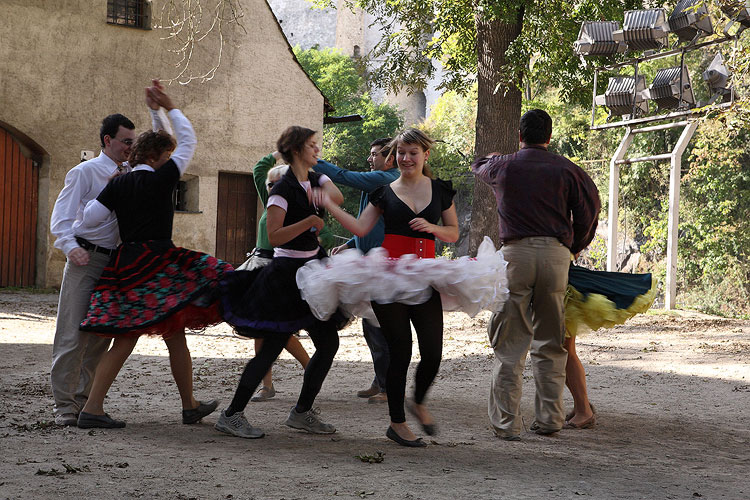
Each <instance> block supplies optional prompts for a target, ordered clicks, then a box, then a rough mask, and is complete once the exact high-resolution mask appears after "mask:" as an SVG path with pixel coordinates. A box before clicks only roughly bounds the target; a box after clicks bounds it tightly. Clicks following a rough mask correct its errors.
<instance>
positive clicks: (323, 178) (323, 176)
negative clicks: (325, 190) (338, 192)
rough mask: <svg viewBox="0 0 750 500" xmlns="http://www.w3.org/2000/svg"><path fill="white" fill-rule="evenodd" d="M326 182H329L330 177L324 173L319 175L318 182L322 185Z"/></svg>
mask: <svg viewBox="0 0 750 500" xmlns="http://www.w3.org/2000/svg"><path fill="white" fill-rule="evenodd" d="M326 182H331V178H330V177H328V176H327V175H326V174H323V175H321V176H320V179H318V184H319V185H321V186H322V185H323V184H325V183H326Z"/></svg>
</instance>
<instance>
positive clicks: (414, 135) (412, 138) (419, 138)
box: [388, 128, 435, 178]
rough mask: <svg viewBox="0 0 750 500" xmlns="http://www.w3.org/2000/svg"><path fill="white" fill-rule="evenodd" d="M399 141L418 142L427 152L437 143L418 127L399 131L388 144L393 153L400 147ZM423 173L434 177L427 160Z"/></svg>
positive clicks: (403, 142)
mask: <svg viewBox="0 0 750 500" xmlns="http://www.w3.org/2000/svg"><path fill="white" fill-rule="evenodd" d="M399 143H402V144H416V145H417V146H419V147H421V148H422V151H424V152H427V151H429V150H430V148H431V147H432V145H433V144H435V140H434V139H431V138H430V137H429V136H428V135H427V134H425V133H424V132H422V131H421V130H419V129H418V128H407V129H404V130H402V131H401V132H399V134H398V135H397V136H396V137H394V138H393V140H392V141H391V143H390V144H389V145H388V147H390V148H391V153H395V152H396V148H397V147H398V144H399ZM397 160H398V156H397ZM422 173H423V174H424V175H426V176H427V177H430V178H432V171H431V170H430V167H429V166H428V165H427V162H425V164H424V166H423V167H422Z"/></svg>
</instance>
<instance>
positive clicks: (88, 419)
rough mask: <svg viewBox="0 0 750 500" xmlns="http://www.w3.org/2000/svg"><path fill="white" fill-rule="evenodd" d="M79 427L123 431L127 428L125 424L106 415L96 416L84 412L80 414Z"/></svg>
mask: <svg viewBox="0 0 750 500" xmlns="http://www.w3.org/2000/svg"><path fill="white" fill-rule="evenodd" d="M78 427H79V428H81V429H122V428H123V427H125V422H123V421H121V420H115V419H113V418H112V417H110V416H109V415H107V414H106V413H105V414H104V415H94V414H93V413H86V412H85V411H82V412H81V413H79V414H78Z"/></svg>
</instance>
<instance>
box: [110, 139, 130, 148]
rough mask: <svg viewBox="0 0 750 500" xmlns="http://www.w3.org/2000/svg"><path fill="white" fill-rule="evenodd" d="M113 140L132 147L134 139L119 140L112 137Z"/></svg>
mask: <svg viewBox="0 0 750 500" xmlns="http://www.w3.org/2000/svg"><path fill="white" fill-rule="evenodd" d="M112 139H114V140H116V141H120V142H121V143H123V144H125V145H126V146H132V145H133V139H118V138H117V137H112Z"/></svg>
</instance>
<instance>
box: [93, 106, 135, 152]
mask: <svg viewBox="0 0 750 500" xmlns="http://www.w3.org/2000/svg"><path fill="white" fill-rule="evenodd" d="M120 127H125V128H127V129H130V130H135V125H133V122H131V121H130V120H129V119H128V118H127V117H126V116H124V115H121V114H120V113H115V114H114V115H109V116H108V117H106V118H105V119H104V120H102V126H101V128H100V129H99V140H100V141H101V143H102V147H104V146H105V144H104V136H105V135H108V136H110V137H114V136H116V135H117V131H118V130H120Z"/></svg>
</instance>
